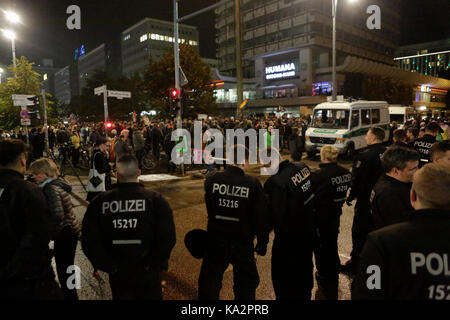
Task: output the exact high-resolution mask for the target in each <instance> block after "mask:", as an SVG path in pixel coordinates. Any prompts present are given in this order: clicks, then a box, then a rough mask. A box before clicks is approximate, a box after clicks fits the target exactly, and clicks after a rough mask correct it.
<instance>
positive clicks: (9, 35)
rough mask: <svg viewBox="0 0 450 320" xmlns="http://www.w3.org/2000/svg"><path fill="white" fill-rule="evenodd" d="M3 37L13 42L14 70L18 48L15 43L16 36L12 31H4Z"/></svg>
mask: <svg viewBox="0 0 450 320" xmlns="http://www.w3.org/2000/svg"><path fill="white" fill-rule="evenodd" d="M2 31H3V35H4V36H5V37H6V38H8V39H9V40H11V48H12V56H13V66H14V69H15V68H16V46H15V43H14V39H16V34H15V33H14V32H12V31H11V30H2Z"/></svg>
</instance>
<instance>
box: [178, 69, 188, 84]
mask: <svg viewBox="0 0 450 320" xmlns="http://www.w3.org/2000/svg"><path fill="white" fill-rule="evenodd" d="M188 83H189V80H188V79H187V78H186V75H185V74H184V72H183V69H181V67H180V86H185V85H187V84H188Z"/></svg>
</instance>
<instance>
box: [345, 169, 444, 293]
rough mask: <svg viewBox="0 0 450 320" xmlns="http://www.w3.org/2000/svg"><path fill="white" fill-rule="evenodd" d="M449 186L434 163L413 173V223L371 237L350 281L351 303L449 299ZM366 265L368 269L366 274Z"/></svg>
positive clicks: (370, 235)
mask: <svg viewBox="0 0 450 320" xmlns="http://www.w3.org/2000/svg"><path fill="white" fill-rule="evenodd" d="M449 186H450V171H449V170H447V169H445V168H444V167H442V166H439V165H438V164H434V163H431V164H427V165H426V166H424V167H423V168H422V169H420V170H418V171H417V172H416V173H415V174H414V182H413V186H412V192H411V204H412V206H413V207H414V209H415V212H414V213H413V216H412V219H411V220H410V221H407V222H402V223H398V224H394V225H391V226H388V227H385V228H382V229H380V230H377V231H374V232H372V233H370V234H369V236H368V239H367V241H366V244H365V246H364V249H363V251H362V253H361V260H360V262H361V264H360V266H359V268H358V272H357V277H356V279H355V281H354V283H353V288H352V289H353V290H352V299H365V300H374V299H377V300H416V299H423V300H425V299H429V300H445V299H446V298H447V297H448V293H449V292H448V288H449V287H450V277H449V276H448V268H447V267H448V265H449V260H448V259H449V257H450V233H449V232H448V231H449V230H450V210H449V208H450V187H449ZM369 266H372V268H371V269H370V270H371V271H370V272H367V270H368V269H367V268H368V267H369ZM369 277H370V279H369Z"/></svg>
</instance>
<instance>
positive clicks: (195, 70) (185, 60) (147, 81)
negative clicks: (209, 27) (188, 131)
mask: <svg viewBox="0 0 450 320" xmlns="http://www.w3.org/2000/svg"><path fill="white" fill-rule="evenodd" d="M180 65H181V68H182V69H183V72H184V73H185V75H186V78H187V79H188V81H189V83H188V84H187V85H185V86H184V87H183V89H184V91H185V92H190V93H189V98H190V100H191V101H192V103H189V106H191V105H192V106H194V113H211V112H213V110H214V108H215V101H214V96H213V88H212V87H211V86H210V82H211V76H210V67H209V66H208V65H207V64H205V63H204V62H203V61H202V59H201V58H200V55H199V53H198V51H197V50H195V49H194V48H193V47H192V46H189V45H187V44H182V45H180ZM143 76H144V92H145V93H146V94H147V95H148V97H149V102H150V106H151V108H152V109H155V110H158V111H160V112H161V114H162V115H163V116H166V115H169V114H170V97H169V91H170V89H171V88H173V87H174V84H175V71H174V55H173V50H170V51H167V52H166V53H165V54H164V55H163V58H162V59H160V60H157V61H156V60H153V59H150V61H149V64H148V66H147V67H146V68H145V70H144V73H143ZM189 106H188V105H186V104H185V105H184V106H183V107H184V109H185V110H184V111H187V110H186V109H187V107H189Z"/></svg>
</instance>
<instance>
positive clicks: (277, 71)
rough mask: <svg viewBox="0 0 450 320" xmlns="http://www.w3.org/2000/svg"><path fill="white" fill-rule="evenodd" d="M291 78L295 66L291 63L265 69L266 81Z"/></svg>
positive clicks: (293, 74)
mask: <svg viewBox="0 0 450 320" xmlns="http://www.w3.org/2000/svg"><path fill="white" fill-rule="evenodd" d="M293 76H295V65H294V63H292V62H291V63H285V64H280V65H277V66H271V67H266V79H277V78H286V77H293Z"/></svg>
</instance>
